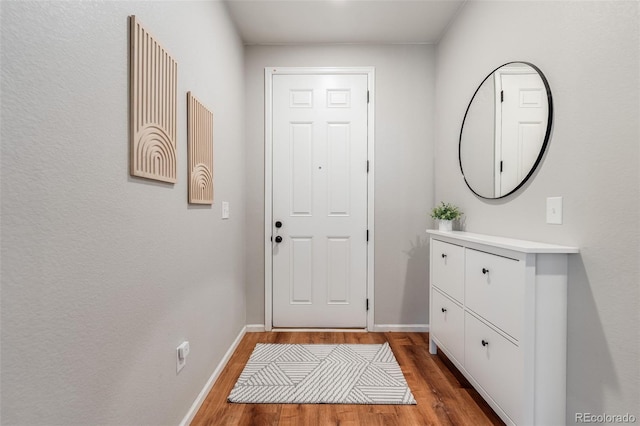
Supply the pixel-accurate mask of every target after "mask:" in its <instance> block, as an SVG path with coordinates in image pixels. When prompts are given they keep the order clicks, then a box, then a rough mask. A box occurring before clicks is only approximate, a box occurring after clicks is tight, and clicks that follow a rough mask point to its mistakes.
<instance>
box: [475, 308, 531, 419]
mask: <svg viewBox="0 0 640 426" xmlns="http://www.w3.org/2000/svg"><path fill="white" fill-rule="evenodd" d="M464 323H465V369H466V370H467V371H468V372H469V374H471V376H473V378H474V379H475V380H476V381H477V382H478V384H479V385H480V386H482V388H483V389H484V390H485V391H486V392H487V393H488V394H489V395H490V396H491V398H492V399H493V400H494V401H495V402H496V403H497V404H498V405H499V406H500V407H501V408H502V410H503V411H504V412H505V413H506V414H507V415H508V416H509V417H510V418H511V420H513V422H514V423H516V424H522V414H523V406H524V405H523V404H524V401H523V399H522V398H523V393H522V392H523V385H524V372H523V369H522V366H523V361H522V353H521V350H520V348H518V347H517V346H516V345H514V344H513V343H511V342H510V341H509V340H507V339H505V338H504V337H503V336H501V335H500V334H498V333H497V332H496V331H495V330H493V329H492V328H491V327H489V326H487V325H486V324H484V323H483V322H481V321H480V320H478V319H477V318H475V317H474V316H473V315H471V314H469V313H466V314H465V320H464Z"/></svg>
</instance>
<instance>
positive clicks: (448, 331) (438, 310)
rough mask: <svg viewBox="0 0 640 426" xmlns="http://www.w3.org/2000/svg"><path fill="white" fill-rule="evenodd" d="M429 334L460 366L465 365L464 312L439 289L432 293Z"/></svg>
mask: <svg viewBox="0 0 640 426" xmlns="http://www.w3.org/2000/svg"><path fill="white" fill-rule="evenodd" d="M431 297H432V300H431V321H430V322H429V332H430V333H431V334H432V335H433V337H435V338H436V339H438V342H440V343H441V344H442V346H443V347H444V348H445V349H446V350H447V352H448V354H449V355H451V356H453V357H454V358H455V359H456V360H457V361H458V362H459V363H460V364H463V363H464V311H463V310H462V307H460V306H458V305H457V304H456V303H455V302H452V301H451V299H449V298H448V297H446V296H444V295H443V294H442V293H440V292H439V291H438V290H437V289H435V288H434V289H433V290H432V291H431Z"/></svg>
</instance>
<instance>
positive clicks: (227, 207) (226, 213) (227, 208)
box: [222, 201, 229, 219]
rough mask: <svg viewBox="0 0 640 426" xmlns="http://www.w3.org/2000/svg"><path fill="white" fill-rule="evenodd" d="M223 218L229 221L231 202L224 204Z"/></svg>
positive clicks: (224, 202)
mask: <svg viewBox="0 0 640 426" xmlns="http://www.w3.org/2000/svg"><path fill="white" fill-rule="evenodd" d="M222 218H223V219H229V202H228V201H223V202H222Z"/></svg>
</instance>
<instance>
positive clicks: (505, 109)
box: [458, 62, 553, 198]
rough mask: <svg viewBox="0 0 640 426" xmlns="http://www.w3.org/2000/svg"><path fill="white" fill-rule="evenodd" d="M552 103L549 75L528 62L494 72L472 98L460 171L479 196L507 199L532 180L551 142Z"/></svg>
mask: <svg viewBox="0 0 640 426" xmlns="http://www.w3.org/2000/svg"><path fill="white" fill-rule="evenodd" d="M552 117H553V103H552V101H551V90H550V89H549V83H548V82H547V79H546V78H545V76H544V74H542V72H541V71H540V69H538V68H537V67H536V66H535V65H533V64H530V63H527V62H509V63H507V64H504V65H502V66H500V67H498V68H496V69H495V70H493V71H492V72H491V73H490V74H489V75H488V76H487V77H486V78H485V79H484V80H483V81H482V83H480V86H478V89H476V92H475V93H474V94H473V97H472V98H471V101H470V102H469V106H468V107H467V111H466V113H465V115H464V120H463V121H462V128H461V129H460V146H459V151H458V153H459V157H460V169H461V170H462V174H463V176H464V180H465V182H466V183H467V186H468V187H469V188H470V189H471V190H472V191H473V192H474V193H475V194H476V195H477V196H479V197H482V198H502V197H506V196H507V195H509V194H512V193H513V192H515V191H516V190H517V189H518V188H520V187H521V186H522V185H524V183H525V182H526V181H527V179H529V177H531V175H532V174H533V172H534V171H535V169H536V167H537V166H538V164H539V163H540V160H541V159H542V156H543V154H544V150H545V148H546V146H547V143H548V142H549V135H550V133H551V122H552Z"/></svg>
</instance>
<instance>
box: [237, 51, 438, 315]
mask: <svg viewBox="0 0 640 426" xmlns="http://www.w3.org/2000/svg"><path fill="white" fill-rule="evenodd" d="M245 64H246V66H245V69H246V96H247V98H246V111H247V128H246V135H247V151H246V152H247V253H248V268H247V274H248V275H247V321H248V322H249V323H253V324H263V323H264V245H263V235H264V218H263V217H264V67H267V66H287V67H293V66H297V67H301V66H313V67H331V66H373V67H375V68H376V130H375V231H376V236H375V244H376V246H375V280H376V282H375V287H376V293H375V323H376V324H426V323H427V322H428V318H429V317H428V312H427V310H426V308H425V307H426V306H428V291H427V289H428V287H427V282H428V272H427V260H428V259H427V248H426V243H425V240H426V235H425V233H424V230H425V229H426V228H427V226H428V224H430V222H431V219H428V217H427V210H428V209H429V208H430V207H431V205H432V204H433V174H432V168H433V163H432V162H433V158H432V157H433V155H432V154H433V98H434V86H433V85H434V49H433V47H432V46H248V47H247V48H246V55H245Z"/></svg>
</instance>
